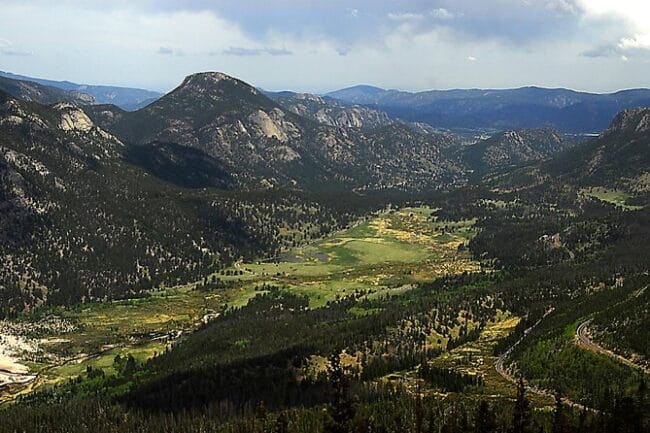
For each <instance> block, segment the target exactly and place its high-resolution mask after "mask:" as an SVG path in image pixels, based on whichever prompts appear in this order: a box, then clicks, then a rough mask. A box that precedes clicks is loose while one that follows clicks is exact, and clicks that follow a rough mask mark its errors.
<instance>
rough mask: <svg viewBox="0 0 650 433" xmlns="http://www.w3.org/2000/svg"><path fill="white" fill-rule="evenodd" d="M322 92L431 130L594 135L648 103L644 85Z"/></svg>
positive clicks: (362, 88) (363, 88)
mask: <svg viewBox="0 0 650 433" xmlns="http://www.w3.org/2000/svg"><path fill="white" fill-rule="evenodd" d="M326 96H328V97H331V98H334V99H338V100H341V101H344V102H347V103H353V104H358V105H363V106H366V107H369V108H373V109H379V110H382V111H384V112H386V113H388V114H389V115H390V116H393V117H397V118H400V119H404V120H407V121H412V122H423V123H426V124H428V125H430V126H432V127H436V128H447V129H454V130H467V129H474V130H491V131H499V130H504V129H524V128H540V127H551V128H555V129H557V130H559V131H560V132H565V133H576V134H588V133H599V132H600V131H602V130H604V129H606V128H607V126H608V124H609V122H610V120H611V119H612V117H614V116H615V115H616V113H618V112H619V111H621V110H624V109H626V108H635V107H644V106H650V90H649V89H631V90H623V91H619V92H616V93H610V94H595V93H586V92H577V91H573V90H568V89H545V88H540V87H523V88H519V89H505V90H501V89H467V90H464V89H458V90H430V91H424V92H414V93H411V92H405V91H400V90H385V89H381V88H378V87H373V86H365V85H362V86H354V87H350V88H347V89H342V90H337V91H333V92H330V93H328V94H327V95H326Z"/></svg>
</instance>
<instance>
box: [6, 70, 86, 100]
mask: <svg viewBox="0 0 650 433" xmlns="http://www.w3.org/2000/svg"><path fill="white" fill-rule="evenodd" d="M0 91H2V92H5V93H7V94H9V95H12V96H13V97H15V98H18V99H22V100H24V101H30V102H39V103H41V104H54V103H56V102H71V103H74V104H78V105H84V104H92V103H94V102H95V99H94V98H93V97H92V96H91V95H89V94H87V93H85V92H81V91H78V90H61V89H58V88H56V87H52V86H47V85H43V84H38V83H35V82H31V81H21V80H13V79H10V78H4V77H2V76H0Z"/></svg>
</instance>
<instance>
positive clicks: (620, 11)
mask: <svg viewBox="0 0 650 433" xmlns="http://www.w3.org/2000/svg"><path fill="white" fill-rule="evenodd" d="M578 1H579V3H580V7H581V8H582V10H583V11H584V13H585V19H586V20H598V19H600V20H603V19H607V20H617V21H619V22H620V25H621V27H622V31H623V32H624V33H626V36H624V37H621V38H619V39H618V40H617V41H616V42H612V43H611V44H610V46H611V47H610V51H611V53H612V54H616V53H618V52H626V54H627V55H633V54H635V53H636V54H638V53H639V52H643V51H649V50H650V1H647V0H616V1H609V0H578ZM623 57H625V58H626V59H627V57H626V56H623Z"/></svg>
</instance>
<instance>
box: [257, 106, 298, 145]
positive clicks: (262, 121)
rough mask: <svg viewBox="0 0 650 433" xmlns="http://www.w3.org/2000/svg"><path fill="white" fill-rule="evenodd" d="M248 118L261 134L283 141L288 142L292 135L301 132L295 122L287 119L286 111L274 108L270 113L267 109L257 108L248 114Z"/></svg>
mask: <svg viewBox="0 0 650 433" xmlns="http://www.w3.org/2000/svg"><path fill="white" fill-rule="evenodd" d="M248 120H249V121H250V122H252V124H253V127H254V129H256V130H258V131H259V132H260V133H261V135H263V136H265V137H267V138H275V139H277V140H278V141H280V142H282V143H286V142H287V141H288V140H289V138H290V137H291V136H295V135H296V133H298V132H299V130H298V128H297V127H296V126H295V125H294V124H292V123H291V122H289V121H287V120H285V116H284V113H283V112H282V111H281V110H278V109H273V110H272V111H271V114H270V115H269V114H268V113H266V112H265V111H262V110H257V111H255V112H253V113H252V114H251V115H250V116H248Z"/></svg>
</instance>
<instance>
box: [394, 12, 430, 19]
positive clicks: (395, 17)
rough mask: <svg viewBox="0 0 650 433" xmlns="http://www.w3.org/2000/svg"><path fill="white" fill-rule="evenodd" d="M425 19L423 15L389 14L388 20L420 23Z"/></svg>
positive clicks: (407, 13) (408, 13)
mask: <svg viewBox="0 0 650 433" xmlns="http://www.w3.org/2000/svg"><path fill="white" fill-rule="evenodd" d="M423 18H424V15H422V14H416V13H412V12H400V13H392V12H391V13H389V14H388V19H390V20H393V21H420V20H421V19H423Z"/></svg>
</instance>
